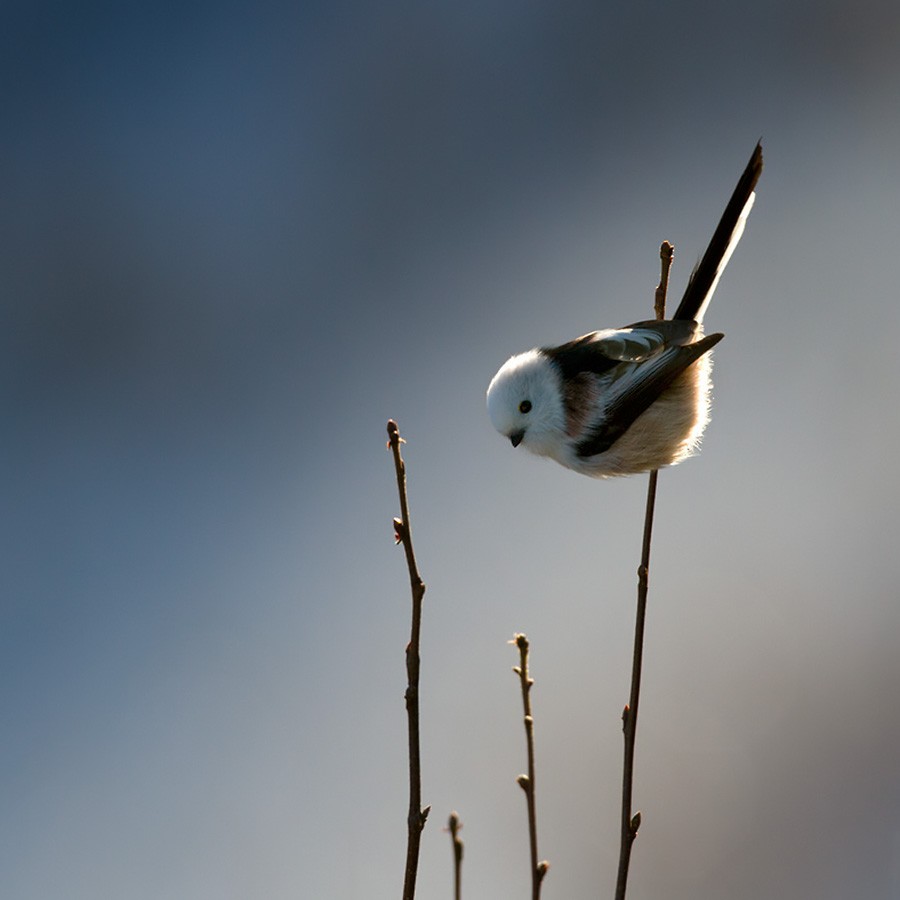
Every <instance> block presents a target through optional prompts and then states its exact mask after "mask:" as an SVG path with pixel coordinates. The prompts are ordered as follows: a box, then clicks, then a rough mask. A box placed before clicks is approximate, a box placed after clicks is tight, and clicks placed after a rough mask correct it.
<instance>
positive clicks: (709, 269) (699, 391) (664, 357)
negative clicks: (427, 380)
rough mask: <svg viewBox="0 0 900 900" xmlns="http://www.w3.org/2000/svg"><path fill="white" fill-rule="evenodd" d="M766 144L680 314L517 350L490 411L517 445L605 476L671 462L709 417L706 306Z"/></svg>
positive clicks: (491, 396) (696, 438) (713, 340)
mask: <svg viewBox="0 0 900 900" xmlns="http://www.w3.org/2000/svg"><path fill="white" fill-rule="evenodd" d="M762 164H763V163H762V147H761V146H760V145H759V144H757V146H756V149H755V150H754V151H753V155H752V156H751V157H750V162H749V163H747V168H746V169H745V170H744V173H743V175H741V178H740V180H739V181H738V183H737V187H736V188H735V189H734V193H733V194H732V196H731V200H729V201H728V206H726V207H725V212H724V213H723V214H722V218H721V220H720V221H719V224H718V226H717V228H716V230H715V233H714V234H713V236H712V240H711V241H710V243H709V247H708V248H707V250H706V253H704V254H703V258H702V259H701V260H700V262H699V263H698V265H697V267H696V269H694V272H693V274H692V275H691V278H690V281H689V282H688V286H687V288H686V289H685V292H684V297H683V298H682V300H681V303H680V304H679V306H678V309H677V310H676V312H675V315H674V316H673V317H672V318H671V319H668V320H664V321H647V322H636V323H635V324H634V325H629V326H627V327H625V328H610V329H606V330H604V331H592V332H591V333H590V334H586V335H584V336H583V337H580V338H576V339H575V340H574V341H569V342H568V343H566V344H562V345H560V346H559V347H540V348H537V349H534V350H529V351H527V352H526V353H520V354H519V355H518V356H514V357H512V359H510V360H508V361H507V362H506V363H504V365H503V366H502V367H501V369H500V371H499V372H497V374H496V375H495V376H494V378H493V380H492V381H491V384H490V386H489V387H488V392H487V407H488V414H489V415H490V417H491V421H492V422H493V424H494V427H495V428H496V429H497V431H499V432H500V433H501V434H502V435H504V436H505V437H506V438H508V439H509V440H510V441H511V442H512V445H513V447H518V446H522V447H524V448H525V449H526V450H530V451H531V452H532V453H536V454H538V455H539V456H549V457H550V458H551V459H555V460H556V461H557V462H558V463H560V464H561V465H564V466H566V467H568V468H570V469H574V470H575V471H576V472H581V473H582V474H584V475H591V476H594V477H598V478H605V477H608V476H612V475H632V474H634V473H636V472H646V471H648V470H650V469H658V468H660V467H661V466H670V465H673V464H674V463H677V462H681V460H683V459H685V458H686V457H688V456H690V455H691V454H692V453H693V452H694V451H695V450H696V448H697V445H698V444H699V442H700V438H701V436H702V434H703V430H704V428H706V424H707V422H708V421H709V394H710V388H711V380H710V372H711V369H712V361H711V355H710V352H709V351H710V350H712V348H713V347H714V346H715V345H716V344H717V343H718V342H719V341H720V340H721V339H722V338H723V337H724V335H722V334H710V335H707V336H706V337H704V335H703V326H702V322H703V314H704V313H705V312H706V308H707V306H708V305H709V301H710V300H711V299H712V295H713V292H714V291H715V289H716V285H717V284H718V283H719V278H720V276H721V275H722V272H723V270H724V269H725V266H726V264H727V263H728V260H729V259H730V258H731V254H732V253H733V252H734V248H735V247H736V246H737V243H738V241H739V240H740V239H741V235H742V234H743V231H744V224H745V223H746V221H747V216H748V215H749V213H750V209H751V207H752V206H753V200H754V198H755V194H754V188H755V187H756V182H757V181H758V179H759V176H760V173H761V172H762Z"/></svg>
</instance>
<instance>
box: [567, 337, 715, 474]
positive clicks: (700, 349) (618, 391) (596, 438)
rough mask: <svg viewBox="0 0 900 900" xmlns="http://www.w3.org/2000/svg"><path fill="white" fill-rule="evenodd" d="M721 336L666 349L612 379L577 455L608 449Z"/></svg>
mask: <svg viewBox="0 0 900 900" xmlns="http://www.w3.org/2000/svg"><path fill="white" fill-rule="evenodd" d="M723 337H724V335H723V334H711V335H709V336H708V337H705V338H702V339H701V340H699V341H697V342H696V343H693V344H687V345H686V346H674V347H669V348H668V349H667V350H666V351H664V352H662V353H659V354H658V355H656V356H655V357H653V358H651V359H648V360H647V361H646V362H642V363H639V364H638V365H635V366H633V367H631V370H630V372H628V373H627V374H623V376H622V377H620V378H617V379H615V380H613V381H612V382H611V383H610V385H609V387H608V388H607V389H606V390H605V391H604V394H603V400H604V414H603V418H602V420H601V422H600V424H599V425H598V426H596V427H594V428H593V429H591V431H590V433H589V434H588V435H587V437H586V438H585V440H583V441H581V442H580V443H579V444H578V445H577V447H576V450H577V453H578V455H579V456H581V457H587V456H596V455H597V454H598V453H604V452H605V451H607V450H609V448H610V447H612V445H613V444H614V443H615V442H616V441H617V440H618V439H619V438H620V437H622V435H623V434H624V433H625V432H626V431H627V430H628V429H629V428H630V427H631V426H632V424H633V423H634V421H635V419H637V417H638V416H639V415H640V414H641V413H642V412H644V411H645V410H646V409H648V407H649V406H650V405H651V404H652V403H653V402H654V401H655V400H656V399H657V398H658V397H659V396H660V394H662V393H663V391H665V390H666V388H668V387H669V385H671V384H672V382H673V381H674V380H675V379H676V378H677V377H678V376H679V375H680V374H681V373H682V372H684V370H685V369H687V367H688V366H690V365H691V364H692V363H694V362H696V361H697V360H698V359H699V358H700V357H701V356H703V354H704V353H707V352H708V351H709V350H711V349H712V348H713V347H714V346H715V345H716V344H717V343H718V342H719V341H720V340H722V338H723Z"/></svg>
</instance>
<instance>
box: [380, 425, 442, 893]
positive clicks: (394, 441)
mask: <svg viewBox="0 0 900 900" xmlns="http://www.w3.org/2000/svg"><path fill="white" fill-rule="evenodd" d="M387 433H388V447H389V448H390V450H391V452H392V453H393V456H394V468H395V469H396V471H397V491H398V493H399V495H400V518H399V519H394V537H395V538H396V540H397V543H398V544H403V550H404V552H405V553H406V565H407V567H408V568H409V585H410V590H411V591H412V627H411V629H410V638H409V643H408V644H407V645H406V675H407V686H406V715H407V719H408V723H409V814H408V815H407V818H406V824H407V842H406V872H405V876H404V879H403V900H413V898H414V897H415V895H416V874H417V873H418V869H419V845H420V843H421V839H422V829H423V828H424V827H425V820H426V819H427V818H428V813H429V812H430V811H431V807H430V806H426V807H425V808H424V809H422V765H421V757H420V752H419V633H420V631H421V627H422V598H423V597H424V596H425V582H423V581H422V578H421V576H420V575H419V569H418V567H417V566H416V555H415V553H414V552H413V543H412V530H411V528H410V524H409V500H408V499H407V495H406V463H404V462H403V456H402V455H401V453H400V445H401V444H403V443H405V441H404V440H403V438H402V437H400V429H399V428H398V427H397V423H396V422H395V421H394V420H393V419H390V420H389V421H388V423H387Z"/></svg>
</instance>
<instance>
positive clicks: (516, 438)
mask: <svg viewBox="0 0 900 900" xmlns="http://www.w3.org/2000/svg"><path fill="white" fill-rule="evenodd" d="M524 437H525V432H524V431H514V432H513V433H512V434H511V435H510V436H509V442H510V443H511V444H512V445H513V447H518V446H519V444H521V443H522V438H524Z"/></svg>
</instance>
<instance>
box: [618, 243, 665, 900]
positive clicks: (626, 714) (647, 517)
mask: <svg viewBox="0 0 900 900" xmlns="http://www.w3.org/2000/svg"><path fill="white" fill-rule="evenodd" d="M674 255H675V248H674V247H673V246H672V245H671V244H670V243H669V242H668V241H663V242H662V245H661V246H660V248H659V257H660V260H661V271H660V279H659V286H658V287H657V288H656V295H655V298H654V307H655V312H656V318H657V319H664V318H665V316H666V292H667V291H668V287H669V271H670V269H671V267H672V258H673V256H674ZM658 475H659V472H658V471H657V470H656V469H654V470H653V471H652V472H651V473H650V480H649V483H648V485H647V507H646V511H645V513H644V539H643V543H642V545H641V564H640V567H639V568H638V594H637V614H636V616H635V623H634V656H633V657H632V662H631V694H630V696H629V700H628V705H627V706H626V707H625V709H624V710H622V730H623V732H624V734H625V761H624V764H623V766H622V822H621V844H620V847H619V873H618V878H617V881H616V900H625V888H626V886H627V884H628V867H629V864H630V862H631V846H632V844H634V839H635V838H636V837H637V833H638V828H640V827H641V814H640V813H639V812H637V813H634V814H633V815H632V792H633V788H634V745H635V738H636V737H637V719H638V706H639V704H640V699H641V668H642V666H643V659H644V622H645V620H646V615H647V590H648V588H649V576H650V539H651V536H652V534H653V510H654V507H655V505H656V481H657V476H658Z"/></svg>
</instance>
